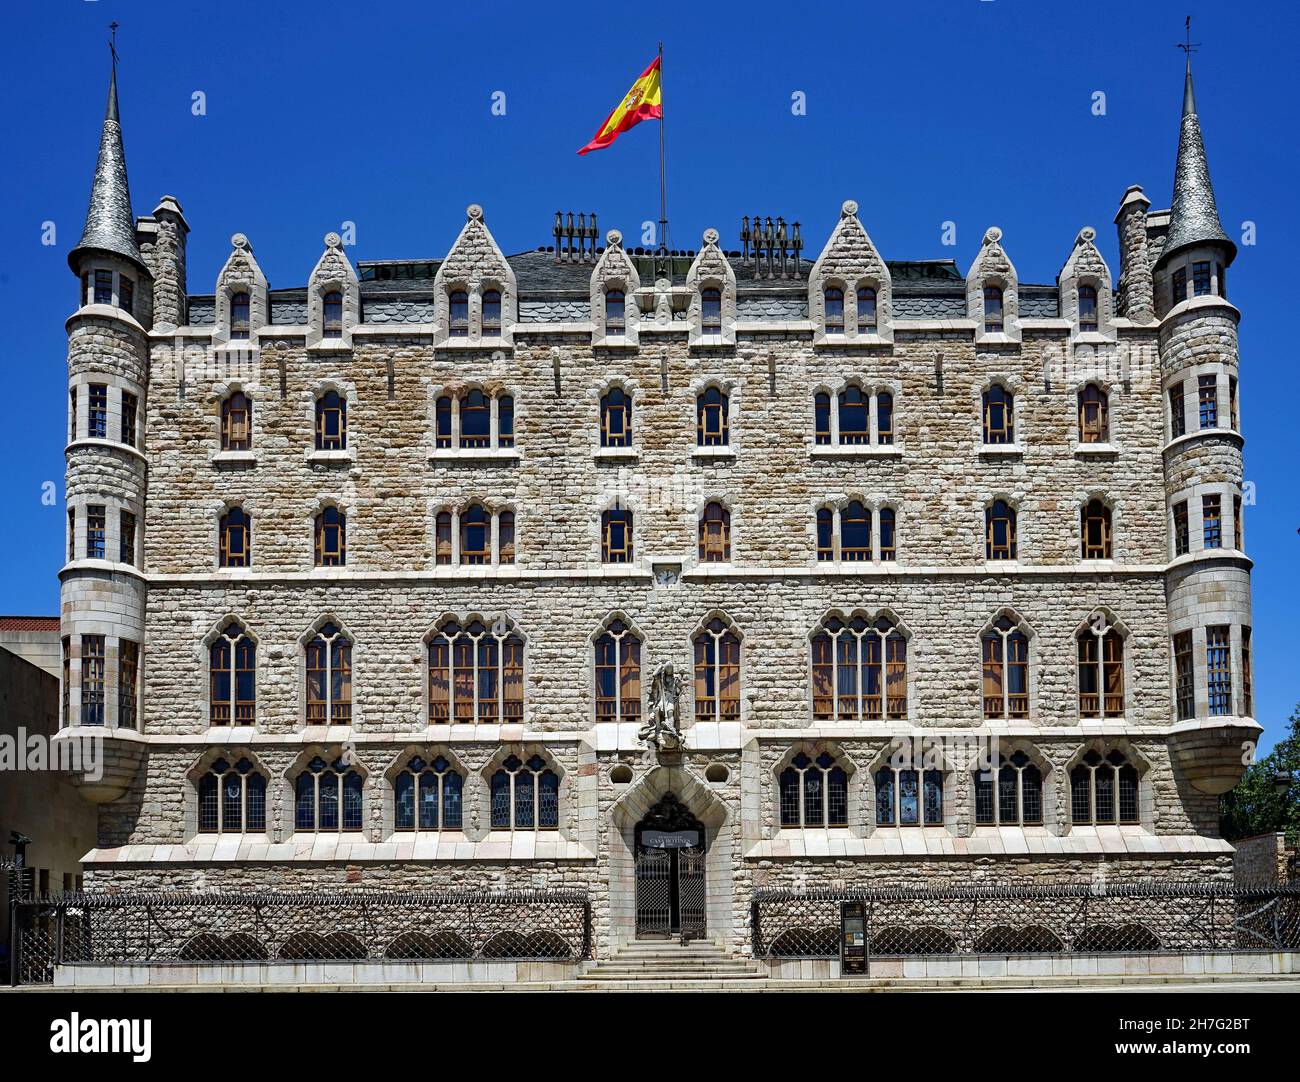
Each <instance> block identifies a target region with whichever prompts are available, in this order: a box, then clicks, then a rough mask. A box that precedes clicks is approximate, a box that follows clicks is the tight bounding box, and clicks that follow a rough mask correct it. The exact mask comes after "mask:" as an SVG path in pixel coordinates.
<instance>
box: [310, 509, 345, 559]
mask: <svg viewBox="0 0 1300 1082" xmlns="http://www.w3.org/2000/svg"><path fill="white" fill-rule="evenodd" d="M347 562H348V517H347V515H345V514H344V513H343V512H342V511H340V510H339V509H338V508H337V507H332V506H331V507H325V508H322V509H321V512H320V514H318V515H317V516H316V566H317V567H342V566H344V565H345V564H346V563H347Z"/></svg>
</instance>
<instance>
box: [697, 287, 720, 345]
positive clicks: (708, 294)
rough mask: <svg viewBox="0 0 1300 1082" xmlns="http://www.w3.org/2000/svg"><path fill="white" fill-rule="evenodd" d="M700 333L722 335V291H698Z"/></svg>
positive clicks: (711, 289)
mask: <svg viewBox="0 0 1300 1082" xmlns="http://www.w3.org/2000/svg"><path fill="white" fill-rule="evenodd" d="M700 333H701V334H721V333H722V291H721V290H718V289H713V288H709V289H702V290H700Z"/></svg>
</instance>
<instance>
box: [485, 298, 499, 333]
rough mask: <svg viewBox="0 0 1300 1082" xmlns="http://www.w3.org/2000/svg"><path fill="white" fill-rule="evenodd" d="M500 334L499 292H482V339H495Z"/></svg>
mask: <svg viewBox="0 0 1300 1082" xmlns="http://www.w3.org/2000/svg"><path fill="white" fill-rule="evenodd" d="M500 334H501V291H500V290H499V289H488V290H484V292H483V337H484V338H496V337H498V336H499V335H500Z"/></svg>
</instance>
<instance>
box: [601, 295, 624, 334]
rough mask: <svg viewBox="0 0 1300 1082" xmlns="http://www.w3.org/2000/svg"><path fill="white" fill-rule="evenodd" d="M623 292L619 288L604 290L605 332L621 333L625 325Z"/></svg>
mask: <svg viewBox="0 0 1300 1082" xmlns="http://www.w3.org/2000/svg"><path fill="white" fill-rule="evenodd" d="M624 305H625V302H624V294H623V291H622V290H621V289H609V290H606V291H605V333H606V334H607V335H621V334H622V333H623V331H624V329H625V327H626V323H625V322H624V311H625V307H624Z"/></svg>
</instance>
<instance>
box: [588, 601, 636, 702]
mask: <svg viewBox="0 0 1300 1082" xmlns="http://www.w3.org/2000/svg"><path fill="white" fill-rule="evenodd" d="M595 651H596V720H597V721H636V720H637V719H638V718H640V716H641V640H640V639H638V638H637V636H636V633H635V632H633V631H632V629H631V628H629V627H628V626H627V624H625V623H624V622H623V621H622V620H613V621H611V622H610V624H609V626H608V627H607V628H606V629H605V631H604V633H603V634H602V635H601V636H600V637H599V638H597V639H596V642H595Z"/></svg>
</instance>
